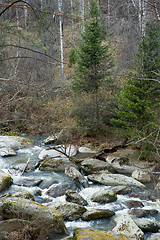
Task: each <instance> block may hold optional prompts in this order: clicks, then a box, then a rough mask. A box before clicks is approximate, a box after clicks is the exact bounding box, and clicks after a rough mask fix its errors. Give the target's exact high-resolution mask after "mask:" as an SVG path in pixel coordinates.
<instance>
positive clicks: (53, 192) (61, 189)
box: [47, 183, 78, 198]
mask: <svg viewBox="0 0 160 240" xmlns="http://www.w3.org/2000/svg"><path fill="white" fill-rule="evenodd" d="M77 188H78V186H77V185H76V184H75V183H66V184H61V185H58V186H51V187H50V189H49V190H48V191H47V194H48V195H49V196H51V197H54V198H56V197H60V196H63V195H65V194H66V191H67V190H77Z"/></svg>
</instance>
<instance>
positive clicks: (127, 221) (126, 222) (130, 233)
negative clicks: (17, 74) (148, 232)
mask: <svg viewBox="0 0 160 240" xmlns="http://www.w3.org/2000/svg"><path fill="white" fill-rule="evenodd" d="M114 221H115V223H116V226H115V227H114V228H113V229H112V231H113V232H114V233H115V234H124V235H125V236H126V237H128V238H130V239H133V240H143V239H144V233H143V232H142V230H141V229H140V228H139V227H138V226H137V225H136V224H135V222H134V221H133V219H132V218H131V217H130V216H129V215H128V214H121V215H119V216H118V217H117V218H115V219H114Z"/></svg>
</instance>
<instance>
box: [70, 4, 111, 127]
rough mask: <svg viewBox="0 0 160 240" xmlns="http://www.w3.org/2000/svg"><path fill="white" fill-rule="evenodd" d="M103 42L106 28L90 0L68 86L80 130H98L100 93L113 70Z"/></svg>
mask: <svg viewBox="0 0 160 240" xmlns="http://www.w3.org/2000/svg"><path fill="white" fill-rule="evenodd" d="M105 41H106V29H105V27H104V25H103V24H102V21H101V18H100V12H99V8H98V6H97V2H96V1H95V0H92V1H91V2H90V10H89V15H88V18H87V19H86V22H85V28H84V32H82V36H81V42H80V44H79V48H78V52H77V55H76V59H77V60H76V65H75V68H74V77H73V81H72V83H71V89H72V92H73V98H74V99H73V102H74V114H75V117H76V120H77V123H78V124H79V125H80V126H82V127H87V128H92V129H98V128H99V127H100V124H101V120H100V112H101V106H100V98H99V90H100V88H101V87H102V86H105V85H106V82H108V83H107V84H108V85H109V82H110V79H111V77H110V75H111V69H112V67H113V59H112V52H111V50H110V45H109V44H106V42H105Z"/></svg>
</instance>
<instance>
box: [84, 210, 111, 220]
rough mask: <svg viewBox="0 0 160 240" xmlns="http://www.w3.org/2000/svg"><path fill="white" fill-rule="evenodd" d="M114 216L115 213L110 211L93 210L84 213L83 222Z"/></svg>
mask: <svg viewBox="0 0 160 240" xmlns="http://www.w3.org/2000/svg"><path fill="white" fill-rule="evenodd" d="M113 215H115V213H114V212H113V211H110V210H108V209H91V210H87V211H86V212H85V213H83V215H82V220H84V221H91V220H96V219H101V218H109V217H112V216H113Z"/></svg>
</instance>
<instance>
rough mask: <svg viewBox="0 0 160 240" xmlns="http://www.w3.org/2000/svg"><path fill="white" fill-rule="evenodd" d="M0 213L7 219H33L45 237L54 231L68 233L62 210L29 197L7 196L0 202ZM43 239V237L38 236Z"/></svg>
mask: <svg viewBox="0 0 160 240" xmlns="http://www.w3.org/2000/svg"><path fill="white" fill-rule="evenodd" d="M0 215H1V216H3V217H4V218H5V219H13V218H18V219H23V220H29V221H33V222H34V224H35V225H36V224H37V226H38V227H41V234H42V232H43V236H45V237H44V238H43V239H45V238H46V237H47V236H49V235H50V234H52V233H59V234H61V233H66V227H65V224H64V221H63V217H62V215H61V213H60V212H58V211H56V210H54V211H51V209H49V208H48V207H45V206H43V205H41V204H39V203H36V202H33V201H31V200H27V199H25V200H24V199H17V198H12V197H9V198H5V199H3V200H2V201H1V202H0ZM38 239H42V238H38Z"/></svg>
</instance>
